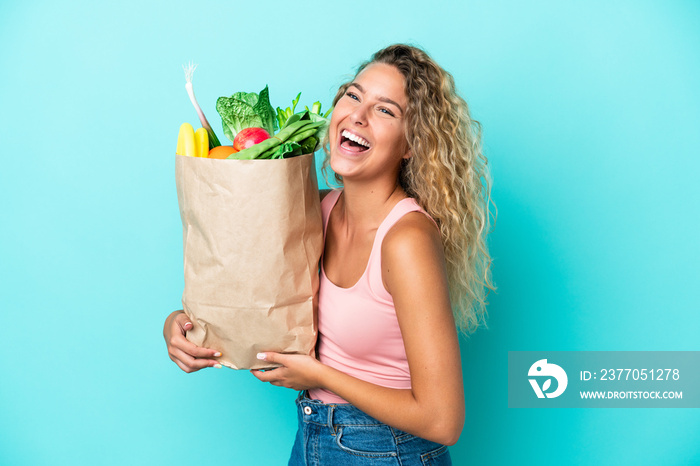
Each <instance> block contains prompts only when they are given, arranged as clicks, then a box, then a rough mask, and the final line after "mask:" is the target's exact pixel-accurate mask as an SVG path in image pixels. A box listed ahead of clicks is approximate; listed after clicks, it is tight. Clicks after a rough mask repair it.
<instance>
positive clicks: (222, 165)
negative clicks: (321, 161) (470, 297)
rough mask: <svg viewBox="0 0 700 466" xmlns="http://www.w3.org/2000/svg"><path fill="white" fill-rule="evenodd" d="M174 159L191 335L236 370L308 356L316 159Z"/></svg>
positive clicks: (312, 331) (316, 225)
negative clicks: (274, 356)
mask: <svg viewBox="0 0 700 466" xmlns="http://www.w3.org/2000/svg"><path fill="white" fill-rule="evenodd" d="M176 157H177V158H176V165H175V174H176V180H177V198H178V202H179V205H180V216H181V218H182V229H183V245H184V268H185V290H184V293H183V295H182V305H183V307H184V310H185V312H186V313H187V315H188V316H189V317H190V319H192V324H193V329H192V330H190V331H188V332H187V339H188V340H190V341H192V342H193V343H195V344H196V345H198V346H204V347H207V348H212V349H217V350H219V351H221V353H222V356H221V357H220V358H219V361H220V362H221V364H223V365H225V366H228V367H231V368H233V369H262V368H270V367H274V366H273V365H271V364H270V363H266V362H264V361H260V360H258V359H257V358H256V354H257V353H258V352H261V351H276V352H282V353H299V354H310V355H312V354H313V352H314V345H315V343H316V334H317V323H316V304H317V303H316V293H317V291H318V264H319V258H320V256H321V250H322V248H323V230H322V220H321V206H320V202H319V195H318V182H317V180H316V170H315V164H314V156H313V154H308V155H302V156H299V157H292V158H288V159H279V160H217V159H206V158H195V157H186V156H180V155H178V156H176Z"/></svg>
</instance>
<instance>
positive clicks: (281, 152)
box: [270, 142, 308, 159]
mask: <svg viewBox="0 0 700 466" xmlns="http://www.w3.org/2000/svg"><path fill="white" fill-rule="evenodd" d="M307 153H308V152H307ZM302 154H304V152H302V150H301V145H299V143H296V142H285V143H284V144H282V145H280V146H279V147H278V148H277V150H276V151H275V152H273V153H272V155H271V156H270V158H271V159H283V158H289V157H296V156H297V155H302Z"/></svg>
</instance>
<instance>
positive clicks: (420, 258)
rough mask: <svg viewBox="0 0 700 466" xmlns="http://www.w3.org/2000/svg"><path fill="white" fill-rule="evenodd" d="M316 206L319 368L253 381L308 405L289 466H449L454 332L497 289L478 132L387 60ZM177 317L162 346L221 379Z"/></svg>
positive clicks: (352, 118) (458, 408)
mask: <svg viewBox="0 0 700 466" xmlns="http://www.w3.org/2000/svg"><path fill="white" fill-rule="evenodd" d="M334 106H335V108H334V110H333V114H332V117H331V122H330V126H329V132H328V141H327V149H326V152H327V158H326V161H325V164H326V166H328V165H330V167H331V168H332V170H333V172H334V173H335V177H336V179H337V180H338V181H339V182H340V183H341V184H342V189H340V190H334V191H331V192H330V193H322V196H324V198H323V200H322V211H323V218H324V228H325V248H324V253H323V258H322V264H321V280H320V290H319V344H318V353H319V355H318V356H319V357H318V359H315V358H312V357H310V356H302V355H288V354H279V353H272V352H267V353H261V354H259V355H258V357H259V358H260V359H264V360H267V361H271V362H275V363H278V364H280V365H281V367H279V368H277V369H274V370H270V371H253V374H254V375H255V376H256V377H257V378H258V379H260V380H261V381H263V382H269V383H271V384H273V385H279V386H283V387H288V388H292V389H294V390H299V391H301V394H300V396H299V398H298V400H297V404H298V408H299V431H298V433H297V439H296V442H295V445H294V448H293V451H292V457H291V459H290V464H332V465H335V464H343V465H351V464H402V465H407V464H450V459H449V453H448V451H447V448H446V446H445V445H452V444H454V443H455V442H456V441H457V439H458V438H459V435H460V433H461V431H462V427H463V423H464V391H463V385H462V372H461V362H460V354H459V353H460V352H459V344H458V336H457V327H459V328H460V329H462V330H464V331H465V332H472V331H474V330H475V329H476V327H478V325H479V324H480V323H482V322H483V318H484V314H485V304H486V302H485V298H486V294H487V292H488V290H489V289H493V286H492V284H491V279H490V270H489V269H490V256H489V253H488V249H487V247H486V234H487V232H488V230H489V222H490V211H489V204H490V182H489V175H488V170H487V163H486V159H485V158H484V156H483V154H482V153H481V147H480V127H479V124H478V123H477V122H476V121H473V120H471V118H470V116H469V112H468V108H467V105H466V103H465V102H464V100H462V99H461V98H460V97H459V96H458V95H457V93H456V90H455V87H454V81H453V79H452V77H451V76H450V75H449V74H448V73H447V72H445V71H444V70H443V69H442V68H441V67H439V66H438V65H437V64H436V63H435V62H434V61H433V60H432V59H431V58H430V57H429V56H428V55H427V54H426V53H425V52H423V51H422V50H420V49H418V48H415V47H411V46H406V45H393V46H390V47H387V48H386V49H383V50H381V51H379V52H377V53H376V54H375V55H374V56H373V57H372V59H371V60H370V61H369V62H367V63H365V64H364V65H362V66H361V67H360V69H359V71H358V73H357V75H356V76H355V78H354V79H353V81H352V82H350V83H347V84H345V85H343V86H341V88H340V90H339V91H338V94H337V95H336V97H335V99H334ZM189 328H191V323H189V322H188V320H187V317H186V315H185V314H183V313H182V312H181V311H177V312H175V313H173V314H171V315H170V316H169V317H168V319H167V320H166V323H165V328H164V336H165V339H166V342H167V343H168V350H169V353H170V357H171V359H173V361H174V362H175V363H177V364H178V366H180V367H181V368H182V369H183V370H185V371H187V372H191V371H195V370H198V369H201V368H203V367H208V366H214V365H216V364H217V361H216V359H215V358H216V357H217V356H218V353H216V351H215V350H213V349H206V348H199V347H196V346H194V345H193V344H192V343H190V342H189V341H187V340H186V339H185V337H184V335H185V332H186V331H187V330H188V329H189Z"/></svg>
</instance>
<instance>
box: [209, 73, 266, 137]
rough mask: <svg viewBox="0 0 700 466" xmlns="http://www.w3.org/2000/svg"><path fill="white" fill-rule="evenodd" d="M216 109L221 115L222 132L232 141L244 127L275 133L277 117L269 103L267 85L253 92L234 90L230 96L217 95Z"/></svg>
mask: <svg viewBox="0 0 700 466" xmlns="http://www.w3.org/2000/svg"><path fill="white" fill-rule="evenodd" d="M216 111H217V112H219V115H221V123H222V125H223V127H224V134H225V135H226V137H227V138H229V139H230V140H231V141H232V142H233V140H234V138H235V137H236V134H238V132H239V131H241V130H242V129H244V128H263V129H265V131H267V132H268V133H270V135H273V134H275V130H276V129H277V118H276V116H275V111H274V109H273V108H272V105H270V91H269V90H268V88H267V86H265V89H263V90H262V91H260V94H259V95H258V94H256V93H255V92H236V93H235V94H233V95H232V96H231V97H219V98H218V99H217V100H216Z"/></svg>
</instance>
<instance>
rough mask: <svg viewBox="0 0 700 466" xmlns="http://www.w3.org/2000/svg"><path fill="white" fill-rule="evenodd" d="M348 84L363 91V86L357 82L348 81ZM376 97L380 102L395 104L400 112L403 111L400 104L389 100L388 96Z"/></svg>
mask: <svg viewBox="0 0 700 466" xmlns="http://www.w3.org/2000/svg"><path fill="white" fill-rule="evenodd" d="M350 85H351V86H355V87H356V88H357V89H359V91H360V92H365V90H364V88H363V87H362V86H360V85H359V84H357V83H350ZM377 99H378V100H379V101H380V102H386V103H388V104H391V105H394V106H396V107H397V108H398V109H399V110H401V113H402V114H403V113H404V111H403V108H402V107H401V105H399V104H397V103H396V102H394V101H393V100H391V99H390V98H388V97H377Z"/></svg>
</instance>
